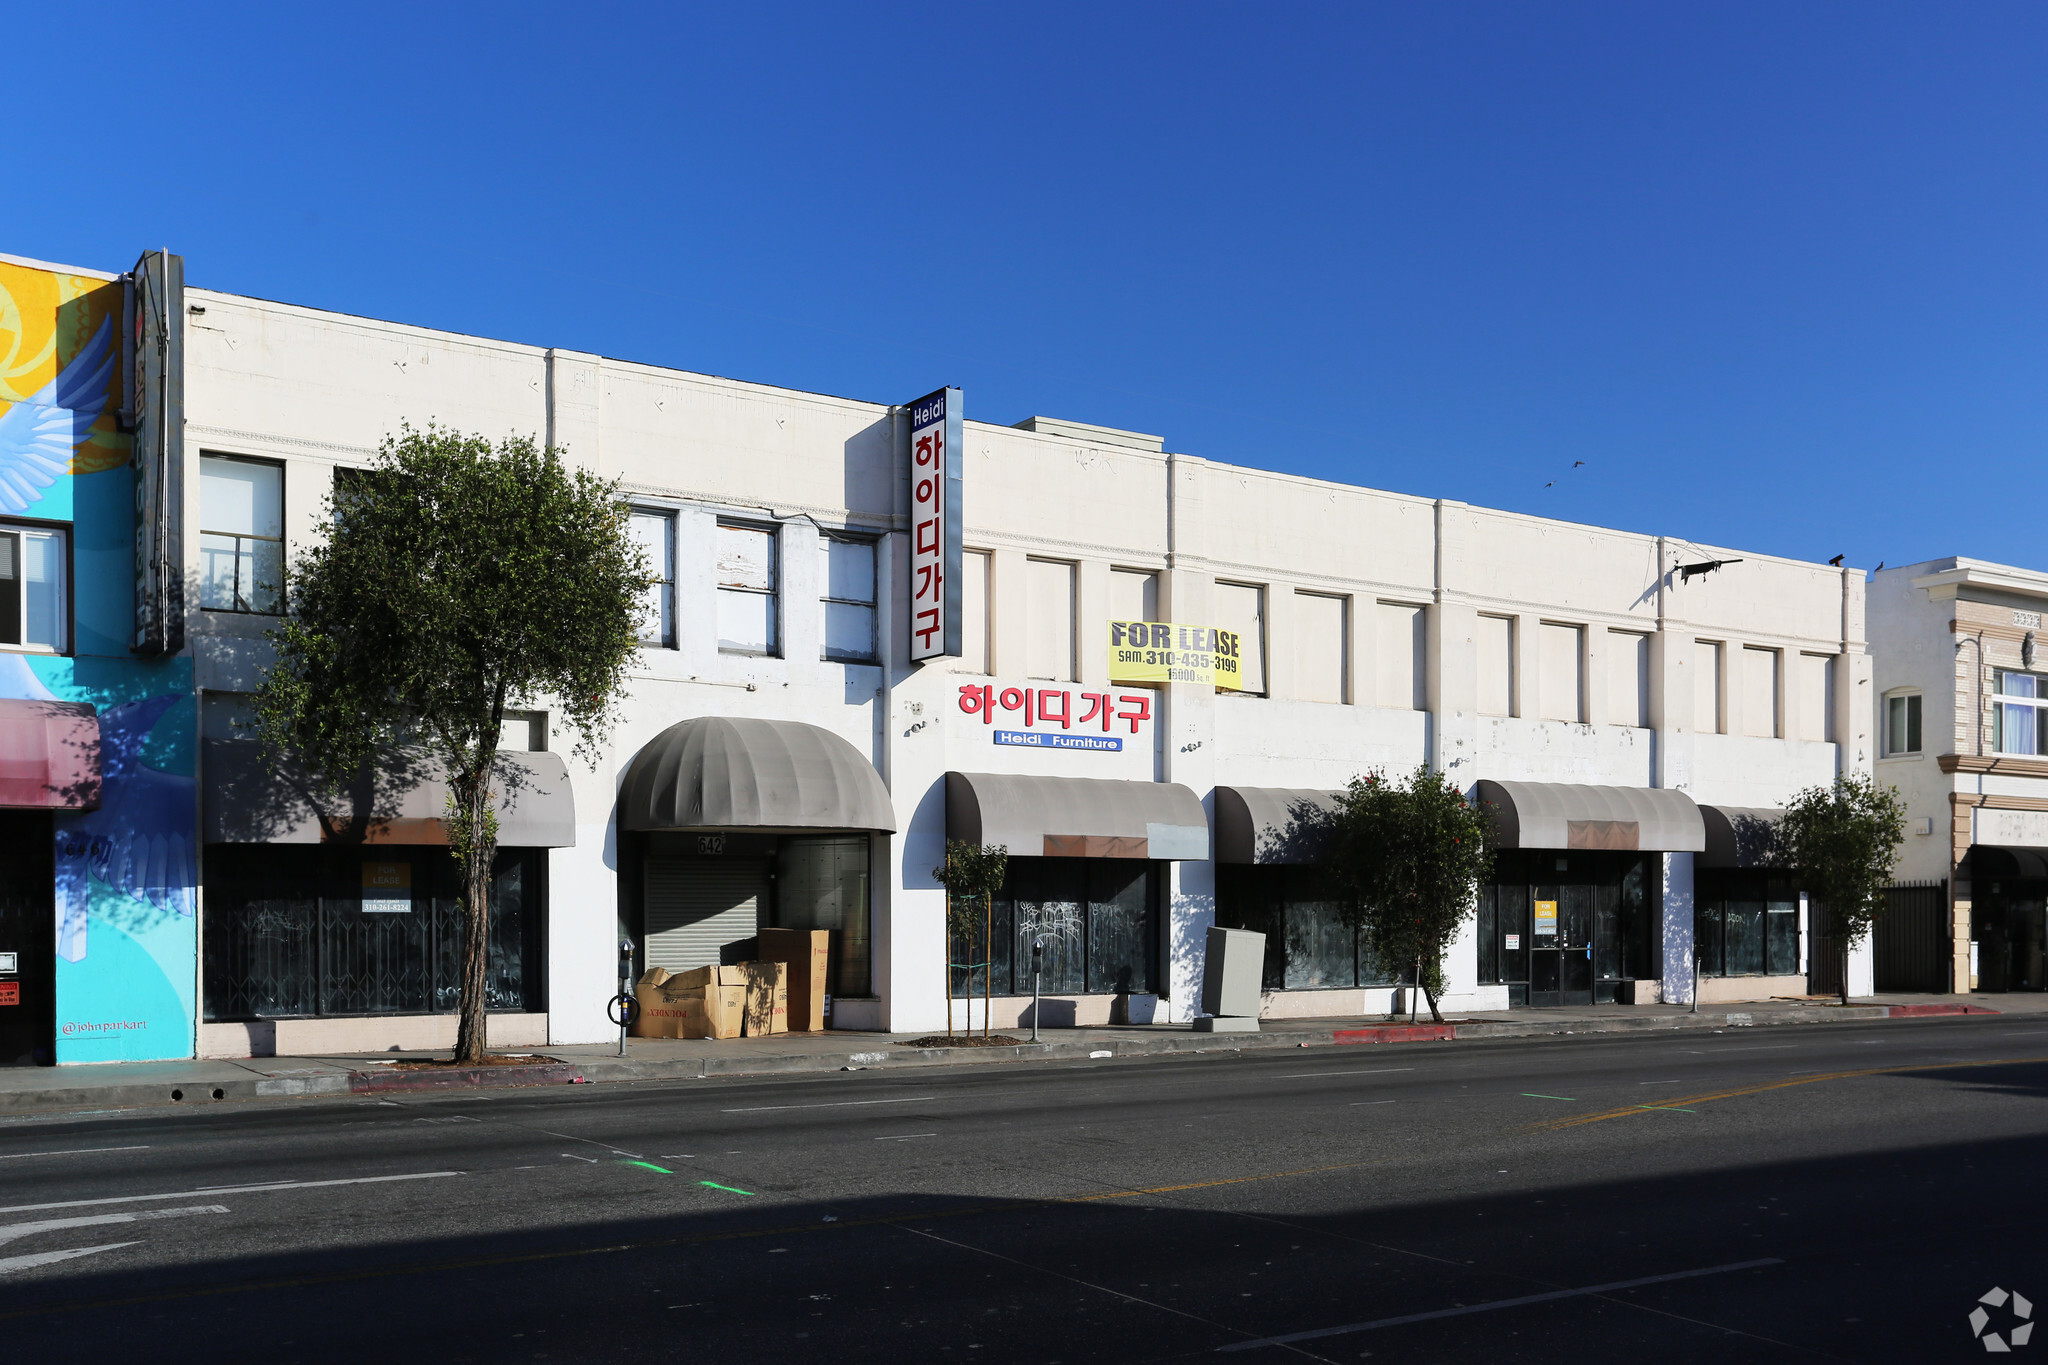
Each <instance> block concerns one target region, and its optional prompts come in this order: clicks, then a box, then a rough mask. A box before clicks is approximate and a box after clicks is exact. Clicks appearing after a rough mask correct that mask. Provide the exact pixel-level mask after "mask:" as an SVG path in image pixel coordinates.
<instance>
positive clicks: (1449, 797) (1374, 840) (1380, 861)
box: [1330, 763, 1493, 1024]
mask: <svg viewBox="0 0 2048 1365" xmlns="http://www.w3.org/2000/svg"><path fill="white" fill-rule="evenodd" d="M1491 829H1492V826H1491V821H1490V820H1489V819H1488V817H1487V815H1486V813H1485V812H1484V811H1483V810H1481V809H1480V808H1479V807H1477V806H1475V805H1473V804H1472V803H1471V802H1469V801H1467V800H1466V799H1465V796H1464V793H1462V792H1460V791H1459V790H1458V788H1457V787H1456V786H1454V785H1452V784H1451V783H1450V782H1449V781H1448V780H1447V779H1445V778H1444V777H1442V776H1441V775H1439V774H1437V773H1434V772H1432V771H1431V770H1430V768H1429V765H1428V764H1426V763H1425V764H1423V765H1422V766H1421V767H1419V768H1417V769H1416V770H1415V771H1414V772H1413V773H1411V774H1409V776H1408V777H1407V778H1406V779H1405V780H1401V781H1395V780H1393V779H1390V778H1388V777H1386V776H1385V775H1384V774H1382V773H1379V772H1371V773H1367V774H1366V775H1365V776H1363V777H1354V778H1352V779H1351V783H1350V785H1349V786H1348V787H1347V788H1346V789H1345V790H1344V792H1343V793H1342V794H1340V795H1339V797H1338V798H1337V810H1336V813H1335V815H1334V817H1333V818H1332V820H1331V828H1330V833H1331V836H1332V838H1331V845H1330V847H1331V856H1330V868H1331V871H1332V872H1333V873H1334V874H1335V875H1336V877H1337V879H1338V880H1339V882H1340V883H1342V884H1343V885H1345V886H1346V887H1348V888H1349V889H1350V891H1351V893H1352V896H1353V900H1352V901H1350V902H1349V908H1348V911H1347V913H1348V914H1349V915H1350V916H1351V918H1352V922H1353V923H1354V924H1356V925H1357V926H1358V927H1359V929H1360V930H1361V931H1362V933H1363V937H1364V939H1365V946H1366V948H1367V950H1368V951H1370V952H1371V953H1372V954H1373V956H1374V957H1375V958H1377V959H1378V960H1379V961H1381V962H1383V963H1389V964H1391V963H1401V964H1403V965H1405V966H1407V967H1408V968H1409V969H1410V971H1411V972H1412V973H1413V976H1412V978H1411V979H1412V980H1413V981H1414V982H1415V984H1416V985H1418V986H1420V987H1421V988H1422V993H1423V996H1424V998H1425V999H1427V1000H1428V1001H1429V1017H1430V1018H1431V1019H1433V1020H1435V1021H1436V1022H1437V1023H1439V1024H1440V1023H1442V1022H1443V1018H1444V1017H1443V1013H1442V1011H1440V1010H1439V1009H1438V1008H1437V1001H1438V999H1439V998H1440V997H1441V996H1442V995H1443V992H1444V954H1445V953H1446V952H1447V951H1448V950H1449V949H1450V946H1451V940H1452V939H1453V938H1455V937H1457V933H1458V928H1459V926H1460V925H1462V924H1463V923H1464V922H1465V920H1466V919H1467V918H1468V917H1469V916H1470V915H1472V913H1473V911H1474V908H1475V905H1476V901H1477V895H1478V888H1479V883H1480V881H1481V880H1482V879H1483V878H1484V877H1485V876H1486V875H1487V872H1488V870H1489V869H1490V868H1491V866H1492V862H1493V855H1492V854H1491V853H1490V852H1489V851H1488V849H1487V836H1488V834H1490V833H1491Z"/></svg>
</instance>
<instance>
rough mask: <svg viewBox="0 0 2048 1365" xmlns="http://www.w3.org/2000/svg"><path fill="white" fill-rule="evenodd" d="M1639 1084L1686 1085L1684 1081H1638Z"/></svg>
mask: <svg viewBox="0 0 2048 1365" xmlns="http://www.w3.org/2000/svg"><path fill="white" fill-rule="evenodd" d="M1636 1084H1637V1085H1684V1084H1685V1082H1684V1081H1637V1082H1636Z"/></svg>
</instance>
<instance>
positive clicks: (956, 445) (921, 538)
mask: <svg viewBox="0 0 2048 1365" xmlns="http://www.w3.org/2000/svg"><path fill="white" fill-rule="evenodd" d="M960 407H961V405H960V390H958V389H940V390H939V391H938V392H937V393H934V394H931V395H929V396H928V397H925V398H920V399H918V400H917V401H916V402H915V403H912V404H911V405H910V581H909V583H908V585H907V586H908V589H909V594H910V657H911V658H912V659H913V660H915V659H936V658H941V657H944V656H947V655H957V654H958V653H959V652H960V644H961V629H960V472H961V467H962V462H961V452H960V440H961V426H962V423H963V419H962V417H961V411H960Z"/></svg>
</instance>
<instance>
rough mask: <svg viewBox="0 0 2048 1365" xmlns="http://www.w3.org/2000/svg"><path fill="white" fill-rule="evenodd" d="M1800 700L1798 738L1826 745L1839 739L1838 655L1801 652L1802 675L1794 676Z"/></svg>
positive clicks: (1798, 706)
mask: <svg viewBox="0 0 2048 1365" xmlns="http://www.w3.org/2000/svg"><path fill="white" fill-rule="evenodd" d="M1793 684H1794V686H1795V687H1796V688H1797V689H1798V696H1799V700H1798V701H1797V703H1796V704H1795V706H1796V709H1797V711H1798V715H1799V734H1798V736H1797V737H1798V738H1800V739H1805V740H1812V741H1814V742H1815V743H1819V744H1825V743H1829V742H1832V741H1833V740H1834V738H1835V656H1834V655H1832V654H1801V655H1800V656H1799V675H1798V676H1797V677H1796V678H1794V679H1793Z"/></svg>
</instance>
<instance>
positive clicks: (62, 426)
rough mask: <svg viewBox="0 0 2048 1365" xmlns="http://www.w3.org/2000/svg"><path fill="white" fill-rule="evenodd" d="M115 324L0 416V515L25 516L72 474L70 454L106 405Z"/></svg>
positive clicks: (104, 323)
mask: <svg viewBox="0 0 2048 1365" xmlns="http://www.w3.org/2000/svg"><path fill="white" fill-rule="evenodd" d="M113 339H114V320H113V318H111V317H109V318H105V319H102V320H101V322H100V329H99V330H98V331H97V332H95V333H93V337H92V340H91V341H90V342H88V343H87V344H86V347H85V349H84V350H82V351H80V352H79V353H78V354H77V355H75V356H73V357H71V363H70V364H68V365H66V366H65V367H64V368H63V369H62V370H60V371H59V372H58V374H57V377H56V378H55V379H52V380H51V381H50V382H49V383H47V384H45V385H43V387H42V388H40V389H38V390H36V392H35V393H34V395H32V396H31V397H29V398H28V399H26V400H24V401H23V402H20V403H16V404H15V405H14V406H13V407H11V408H9V409H8V410H7V411H6V412H5V413H0V512H26V511H27V510H28V508H29V504H30V503H35V502H41V501H42V500H43V490H44V489H45V488H48V487H49V486H50V485H51V484H53V483H55V482H57V478H58V476H59V475H61V474H68V473H70V472H71V452H72V451H74V450H76V449H77V448H78V443H79V442H80V441H83V440H84V439H85V438H86V435H87V433H88V432H90V431H91V430H92V424H93V423H94V422H97V421H99V420H100V413H102V412H103V411H105V410H106V406H107V380H108V379H109V378H111V377H112V376H113V373H114V347H113Z"/></svg>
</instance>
